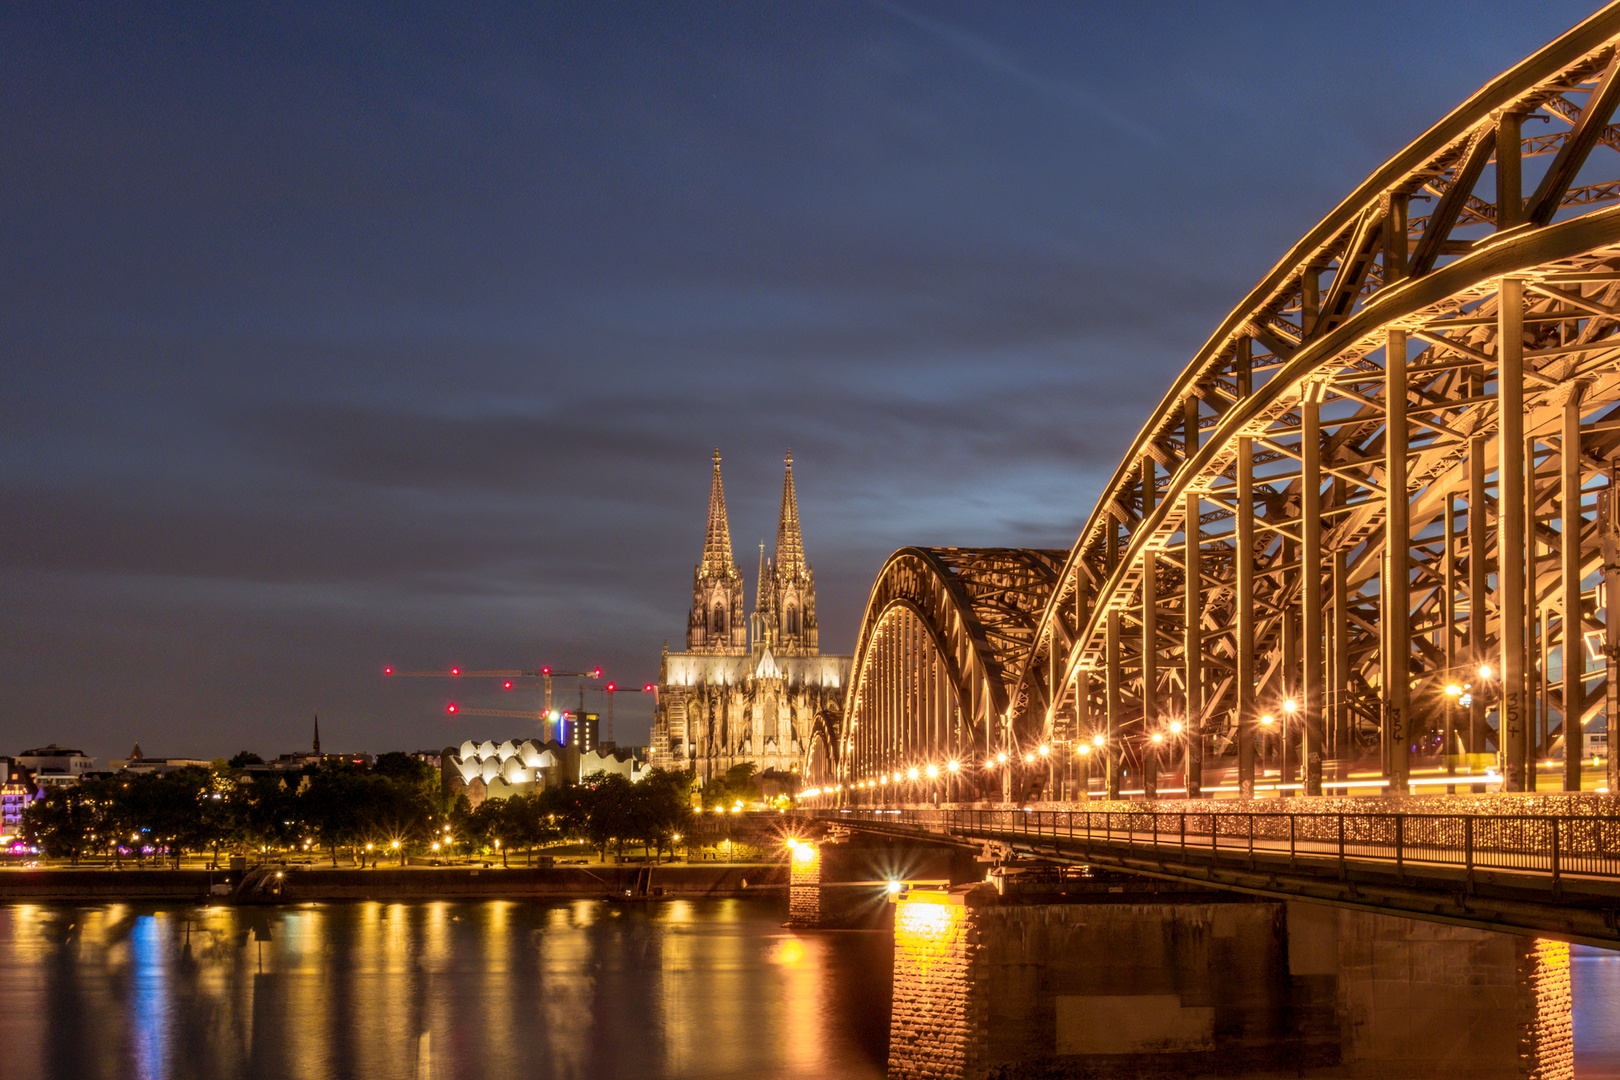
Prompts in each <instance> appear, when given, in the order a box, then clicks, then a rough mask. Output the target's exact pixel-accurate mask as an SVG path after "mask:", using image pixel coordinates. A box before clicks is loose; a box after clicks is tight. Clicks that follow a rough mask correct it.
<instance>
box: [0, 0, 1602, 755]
mask: <svg viewBox="0 0 1620 1080" xmlns="http://www.w3.org/2000/svg"><path fill="white" fill-rule="evenodd" d="M473 7H474V6H473V5H446V4H434V5H429V6H422V7H418V8H409V7H406V6H404V5H398V4H388V5H383V4H378V5H375V6H366V5H359V4H351V3H344V2H336V3H321V4H307V5H306V4H266V5H258V6H256V7H255V9H254V10H253V11H251V12H243V11H240V10H236V9H235V6H227V5H220V7H219V9H218V10H217V11H215V12H213V13H211V14H210V13H207V12H206V11H201V10H199V8H201V5H189V4H178V5H172V6H166V5H162V4H156V3H153V4H140V5H112V4H107V5H83V6H80V5H73V4H69V3H51V4H32V5H11V6H10V7H9V8H8V9H7V13H6V14H4V15H0V41H4V42H5V43H6V44H5V45H4V46H0V49H3V55H4V56H5V61H4V63H3V64H0V137H3V141H4V145H5V147H6V151H5V153H4V154H3V155H0V186H3V190H4V191H5V192H6V193H7V198H6V199H5V201H4V204H3V208H0V215H3V218H0V256H3V263H4V265H5V267H6V273H5V276H4V281H5V285H4V288H3V291H0V312H3V316H4V317H3V319H0V349H3V354H4V357H5V367H6V373H7V374H6V380H5V383H6V386H7V388H8V389H7V395H6V398H7V404H8V406H9V407H8V408H7V410H6V423H5V426H4V428H3V429H0V492H3V505H4V508H5V511H6V512H5V514H4V519H3V520H4V525H3V532H0V754H6V753H16V752H17V751H19V750H21V749H23V748H24V747H27V746H34V745H37V744H40V743H45V742H49V741H53V740H54V741H57V742H60V743H63V744H71V745H74V746H78V747H82V748H83V749H85V750H87V751H88V752H90V753H92V754H94V755H96V756H98V757H100V758H102V759H103V760H105V759H106V758H108V757H112V756H121V755H123V754H124V753H125V752H127V751H128V749H129V747H130V745H131V744H133V743H135V742H139V743H140V744H141V746H142V747H143V749H145V750H146V751H147V752H148V753H149V754H171V755H193V754H195V755H202V756H214V755H218V754H230V753H232V752H234V751H236V750H238V749H242V748H248V749H253V750H256V751H258V752H260V753H262V754H265V755H266V756H269V755H271V754H274V753H279V752H282V751H285V750H289V749H293V748H296V747H299V746H302V745H305V744H306V743H307V741H308V732H309V722H310V716H311V714H314V713H319V714H320V716H321V724H322V729H323V736H324V738H323V743H324V746H325V748H327V749H340V750H362V749H364V750H372V751H381V750H387V749H400V748H403V749H415V748H422V747H437V746H443V745H445V744H446V743H451V742H457V743H459V742H460V741H461V740H462V739H463V738H466V737H469V736H473V737H479V738H482V737H486V736H492V737H496V738H501V737H508V736H513V735H519V734H523V733H525V732H524V729H523V725H522V723H521V722H509V721H503V720H489V719H479V718H474V717H454V718H452V717H447V716H445V715H444V714H443V711H442V707H443V703H444V702H446V701H448V700H450V699H451V697H452V696H453V697H455V698H456V699H458V700H460V701H462V702H464V703H467V704H477V703H480V702H482V703H485V704H494V705H513V704H518V705H521V704H523V702H522V701H518V702H513V701H511V700H510V695H507V696H505V697H502V696H501V695H499V694H498V693H495V692H486V693H478V692H475V691H473V690H472V689H471V688H462V689H459V690H456V691H454V692H452V690H451V688H450V687H448V686H444V685H436V684H433V683H430V682H425V681H416V682H409V683H399V682H395V683H389V682H385V680H384V679H383V678H382V677H381V675H380V670H381V667H382V665H383V664H385V663H394V664H398V665H401V666H405V667H441V666H448V665H449V664H451V663H460V664H463V665H467V666H490V667H508V666H511V667H533V666H538V665H540V664H551V665H554V666H557V667H571V666H575V665H582V666H595V665H598V664H600V665H601V666H602V667H603V668H605V669H606V670H607V673H608V675H609V676H611V677H616V678H618V679H620V680H622V681H624V682H629V683H635V684H640V683H642V682H645V681H649V680H651V679H653V678H654V677H655V675H656V672H657V663H658V654H659V648H660V646H661V644H662V643H663V642H664V641H666V640H667V641H668V642H669V643H670V645H671V646H672V647H674V648H680V647H681V644H682V641H683V635H684V631H685V620H686V609H687V606H688V604H689V602H690V583H691V573H692V565H693V563H694V562H695V561H696V560H697V558H698V556H699V554H700V553H701V550H702V541H703V526H704V513H705V505H706V499H707V494H708V483H709V455H710V453H711V452H712V450H713V448H714V447H716V446H719V447H720V449H721V451H722V453H723V454H724V456H725V461H724V464H723V469H724V472H725V478H726V482H727V498H728V502H729V505H730V510H731V526H732V537H733V540H734V542H735V546H736V552H737V557H738V560H739V562H741V563H742V564H743V565H744V567H745V568H746V569H747V573H748V576H749V580H750V584H749V602H750V603H752V602H753V581H752V577H753V567H754V565H755V562H756V559H757V547H756V545H757V543H758V542H759V541H760V540H762V539H763V540H765V541H766V542H767V543H769V542H771V540H772V538H773V536H774V530H775V524H776V512H777V500H778V497H779V493H780V486H781V468H782V466H781V459H782V454H783V452H784V450H786V449H787V448H789V447H791V448H792V451H793V454H794V457H795V470H794V471H795V475H796V479H797V483H798V489H799V497H800V510H801V515H802V518H803V522H804V535H805V544H806V548H807V551H808V554H809V557H810V560H811V563H812V565H813V567H814V568H815V571H816V580H817V586H818V590H817V591H818V601H819V613H820V619H821V639H822V644H823V647H824V649H826V650H827V651H847V650H848V649H850V648H852V647H853V644H854V636H855V630H856V624H857V622H858V619H859V615H860V611H861V609H862V607H863V605H864V603H865V600H866V593H867V590H868V589H869V587H870V585H871V582H872V578H873V576H874V575H875V573H876V571H877V569H878V568H879V567H880V566H881V564H882V562H883V560H884V558H885V557H886V556H887V555H888V554H889V552H891V551H892V550H894V549H895V548H897V547H900V546H904V545H907V544H925V545H1005V546H1036V547H1068V546H1070V545H1071V544H1072V543H1073V541H1074V538H1075V536H1076V534H1077V532H1078V530H1079V527H1080V525H1081V523H1082V522H1083V521H1084V519H1085V517H1086V515H1087V513H1088V512H1089V510H1090V507H1091V504H1092V501H1093V499H1094V498H1095V494H1096V492H1097V490H1098V488H1099V487H1100V485H1101V483H1102V482H1103V481H1104V480H1105V479H1106V478H1107V476H1108V475H1109V474H1111V472H1112V471H1113V468H1114V466H1115V465H1116V463H1117V460H1118V457H1119V455H1120V454H1121V453H1122V452H1123V450H1124V449H1125V447H1126V445H1127V444H1128V441H1129V439H1130V438H1131V436H1132V435H1133V434H1134V433H1135V431H1136V430H1137V428H1138V427H1139V426H1140V424H1141V422H1142V421H1143V419H1144V418H1145V417H1146V415H1147V413H1148V412H1149V410H1150V409H1151V408H1152V407H1153V405H1154V404H1156V403H1157V401H1158V399H1159V397H1160V396H1161V394H1162V393H1163V391H1164V390H1165V388H1166V386H1167V385H1168V383H1169V381H1170V380H1171V379H1172V378H1173V376H1174V375H1175V374H1176V373H1177V372H1178V371H1179V370H1180V369H1181V368H1182V367H1183V366H1184V365H1185V363H1186V362H1187V360H1188V359H1189V358H1190V356H1191V355H1192V353H1193V352H1194V350H1195V349H1196V348H1197V347H1198V346H1199V345H1200V344H1201V343H1202V342H1203V340H1204V338H1205V336H1206V335H1207V334H1208V333H1209V332H1210V331H1211V330H1212V329H1213V327H1214V326H1215V324H1216V322H1217V321H1218V320H1219V319H1220V317H1221V316H1222V315H1224V314H1225V313H1226V311H1227V310H1228V309H1229V308H1231V307H1232V306H1233V305H1234V304H1235V303H1237V301H1238V300H1240V299H1241V298H1242V296H1243V295H1244V293H1246V292H1247V291H1248V289H1249V288H1250V287H1251V286H1252V285H1253V284H1254V282H1255V281H1256V280H1257V279H1258V278H1259V277H1260V276H1261V275H1262V274H1263V273H1265V271H1266V270H1268V269H1269V268H1270V267H1271V265H1272V264H1274V263H1275V262H1276V261H1277V259H1278V258H1280V257H1281V255H1282V254H1283V252H1284V251H1285V250H1286V248H1287V247H1288V246H1289V245H1291V244H1292V243H1293V242H1294V241H1295V240H1296V239H1298V237H1299V236H1300V235H1301V234H1302V233H1304V232H1305V230H1306V229H1307V228H1309V227H1310V226H1311V225H1312V224H1314V223H1315V222H1316V221H1317V220H1319V219H1320V218H1321V217H1322V216H1323V215H1325V214H1326V213H1327V212H1328V211H1329V210H1330V209H1332V207H1333V206H1334V205H1335V204H1336V203H1337V202H1338V201H1339V200H1340V199H1342V198H1343V197H1344V195H1345V194H1347V193H1348V192H1349V191H1350V189H1351V188H1352V187H1353V186H1354V185H1355V184H1357V183H1358V182H1360V181H1361V180H1362V179H1363V178H1364V177H1365V176H1366V175H1367V174H1368V173H1370V172H1371V171H1372V170H1373V168H1375V167H1376V166H1377V165H1378V164H1380V163H1381V162H1383V161H1384V160H1386V159H1387V158H1389V157H1390V156H1392V155H1393V154H1395V153H1396V152H1397V151H1398V150H1399V149H1400V148H1401V147H1402V146H1404V145H1405V144H1406V143H1407V142H1409V141H1411V140H1412V139H1413V138H1415V137H1416V136H1417V135H1419V134H1420V133H1421V132H1422V131H1423V130H1424V129H1426V128H1427V127H1429V126H1430V125H1431V124H1432V123H1434V122H1435V121H1437V120H1438V119H1439V118H1440V117H1441V116H1442V115H1443V114H1444V113H1446V112H1447V111H1449V110H1450V109H1451V108H1452V107H1453V106H1454V105H1456V104H1457V103H1458V102H1460V101H1461V100H1463V99H1464V98H1465V97H1467V96H1468V95H1469V94H1470V93H1472V92H1473V91H1474V90H1475V89H1476V88H1478V87H1479V86H1480V85H1482V84H1483V83H1484V82H1486V81H1487V80H1488V79H1490V78H1491V77H1493V76H1494V75H1496V74H1497V73H1498V72H1500V71H1501V70H1503V69H1505V68H1507V67H1509V66H1511V65H1512V64H1513V63H1515V62H1517V61H1518V60H1519V59H1521V58H1522V57H1523V56H1525V55H1528V54H1529V53H1530V52H1532V51H1534V50H1535V49H1537V48H1539V47H1540V46H1541V45H1542V44H1544V43H1545V42H1546V41H1548V40H1550V39H1552V38H1553V37H1555V36H1557V35H1558V34H1560V33H1562V32H1563V31H1564V30H1565V29H1567V28H1568V27H1570V26H1571V25H1573V24H1575V23H1576V22H1578V21H1580V20H1581V19H1582V18H1584V17H1585V16H1586V15H1587V14H1589V13H1590V10H1591V9H1590V8H1589V7H1588V6H1587V5H1586V4H1583V3H1570V2H1565V0H1543V2H1541V3H1538V4H1534V5H1530V4H1522V3H1514V4H1508V3H1497V2H1491V3H1480V2H1462V0H1440V2H1435V3H1430V4H1426V5H1418V6H1413V5H1411V4H1395V3H1388V2H1364V3H1357V4H1353V5H1349V4H1328V3H1319V4H1316V3H1272V4H1245V5H1224V4H1223V5H1217V4H1194V3H1151V2H1149V3H1143V4H1141V5H1124V4H1109V5H1102V4H1098V5H1089V4H1084V3H1076V2H1065V3H923V2H920V0H918V2H907V3H889V2H886V0H875V2H854V0H827V2H821V3H801V2H794V0H773V2H771V3H768V4H767V3H746V2H735V3H724V4H722V3H644V4H632V3H611V2H595V3H579V4H564V3H555V4H531V5H514V6H512V7H509V8H504V9H502V8H496V7H494V6H477V10H470V9H471V8H473ZM497 699H499V700H497ZM531 700H532V699H531ZM616 711H617V718H618V721H619V731H618V732H617V734H618V735H619V736H620V738H621V741H643V740H644V739H645V737H646V728H647V723H648V718H649V717H650V702H649V701H647V700H645V699H643V698H639V696H638V698H637V699H635V700H631V699H629V698H624V699H621V700H620V702H619V705H618V708H617V710H616Z"/></svg>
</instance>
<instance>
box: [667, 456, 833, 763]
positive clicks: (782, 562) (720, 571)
mask: <svg viewBox="0 0 1620 1080" xmlns="http://www.w3.org/2000/svg"><path fill="white" fill-rule="evenodd" d="M786 461H787V475H786V477H785V479H784V480H783V481H782V510H781V514H780V516H779V517H778V519H777V525H776V550H775V554H774V556H773V557H772V558H769V559H767V558H766V557H765V545H764V544H761V545H760V553H759V578H758V588H757V593H756V600H755V603H754V610H753V612H752V613H749V611H748V610H747V604H746V601H745V599H744V595H743V593H744V585H743V575H742V572H741V571H740V570H739V569H738V567H737V560H736V559H735V558H733V556H732V551H731V527H730V525H729V524H728V522H727V520H726V494H725V489H724V488H723V487H722V485H721V482H720V451H718V450H716V451H715V452H714V478H713V481H712V483H711V485H710V488H709V523H708V530H707V532H706V533H705V535H704V540H703V557H702V558H701V559H700V560H698V564H697V568H696V569H695V570H694V571H693V574H692V610H691V614H690V615H689V616H688V618H687V623H686V651H685V652H678V653H672V652H670V651H669V649H668V647H667V646H666V647H665V650H664V657H663V662H662V663H661V665H660V666H659V671H658V709H657V712H656V714H655V715H654V717H653V731H652V748H651V753H650V757H651V764H653V765H656V766H661V767H664V768H676V769H696V770H697V774H698V777H699V778H700V779H702V780H705V781H706V780H708V779H709V778H710V777H712V776H718V775H721V774H723V773H724V772H725V771H726V770H727V769H729V768H731V767H732V766H733V765H738V764H741V763H743V762H752V763H753V764H754V765H755V766H756V767H757V768H758V769H759V771H761V772H764V771H765V770H767V769H775V770H779V771H782V772H791V771H794V770H797V769H799V768H800V767H801V763H802V761H803V758H804V752H805V750H806V749H807V748H808V745H809V740H810V730H811V725H812V724H813V723H814V722H815V718H816V715H817V714H818V713H828V714H836V713H837V712H838V710H839V709H840V708H841V706H842V702H843V694H844V684H845V681H846V680H847V679H848V677H849V669H850V660H851V658H850V657H848V656H823V655H821V652H820V649H819V648H818V645H817V632H816V586H815V576H814V575H813V574H812V573H811V571H810V560H809V559H807V558H806V557H805V554H804V538H803V537H802V536H801V535H800V533H799V503H798V498H797V496H796V495H795V494H794V491H793V455H792V454H791V453H790V454H788V456H787V459H786Z"/></svg>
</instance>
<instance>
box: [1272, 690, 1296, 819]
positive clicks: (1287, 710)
mask: <svg viewBox="0 0 1620 1080" xmlns="http://www.w3.org/2000/svg"><path fill="white" fill-rule="evenodd" d="M1298 710H1299V703H1298V702H1296V701H1295V700H1294V699H1293V698H1287V699H1285V700H1284V701H1283V723H1282V761H1281V763H1280V764H1279V765H1278V767H1277V795H1278V797H1279V798H1286V795H1285V793H1284V792H1283V787H1282V786H1283V784H1284V783H1287V782H1289V781H1292V780H1293V779H1294V778H1293V777H1292V776H1290V775H1289V772H1288V722H1289V721H1290V720H1292V719H1293V718H1294V713H1295V712H1297V711H1298Z"/></svg>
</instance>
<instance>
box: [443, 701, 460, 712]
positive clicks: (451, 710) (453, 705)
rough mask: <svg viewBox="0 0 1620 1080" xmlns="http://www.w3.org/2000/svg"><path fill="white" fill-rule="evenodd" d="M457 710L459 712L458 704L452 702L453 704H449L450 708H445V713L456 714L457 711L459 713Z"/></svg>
mask: <svg viewBox="0 0 1620 1080" xmlns="http://www.w3.org/2000/svg"><path fill="white" fill-rule="evenodd" d="M457 710H458V706H457V705H456V703H455V702H453V701H452V702H451V703H450V704H449V705H448V706H447V707H446V708H445V710H444V711H445V712H456V711H457Z"/></svg>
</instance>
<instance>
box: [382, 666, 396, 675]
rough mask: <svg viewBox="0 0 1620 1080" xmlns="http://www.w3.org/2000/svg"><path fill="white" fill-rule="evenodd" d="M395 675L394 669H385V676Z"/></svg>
mask: <svg viewBox="0 0 1620 1080" xmlns="http://www.w3.org/2000/svg"><path fill="white" fill-rule="evenodd" d="M393 673H394V669H393V668H391V667H385V668H383V674H384V675H392V674H393Z"/></svg>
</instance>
